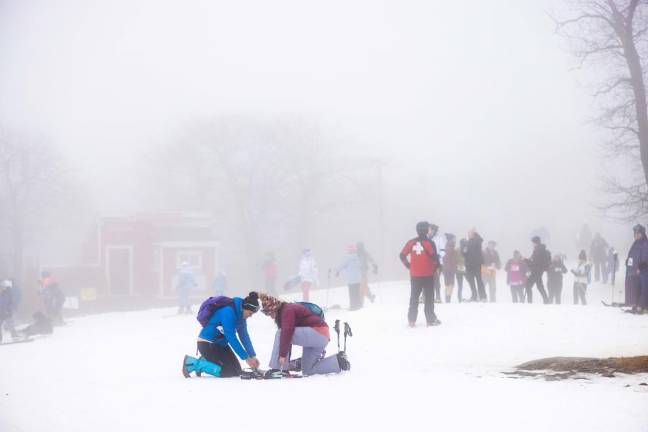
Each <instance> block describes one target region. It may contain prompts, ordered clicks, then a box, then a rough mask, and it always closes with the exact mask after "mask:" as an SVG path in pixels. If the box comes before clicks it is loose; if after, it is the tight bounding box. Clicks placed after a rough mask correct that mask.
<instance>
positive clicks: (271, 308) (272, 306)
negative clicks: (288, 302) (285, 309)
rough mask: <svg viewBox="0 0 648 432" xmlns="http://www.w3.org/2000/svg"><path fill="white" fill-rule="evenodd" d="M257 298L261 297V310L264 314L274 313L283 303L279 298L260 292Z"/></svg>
mask: <svg viewBox="0 0 648 432" xmlns="http://www.w3.org/2000/svg"><path fill="white" fill-rule="evenodd" d="M259 298H260V299H261V306H262V309H261V312H263V313H264V314H265V315H274V314H275V313H276V312H277V310H278V309H279V307H280V306H281V305H282V304H283V302H282V301H281V300H279V299H278V298H275V297H272V296H271V295H268V294H264V293H261V294H260V295H259Z"/></svg>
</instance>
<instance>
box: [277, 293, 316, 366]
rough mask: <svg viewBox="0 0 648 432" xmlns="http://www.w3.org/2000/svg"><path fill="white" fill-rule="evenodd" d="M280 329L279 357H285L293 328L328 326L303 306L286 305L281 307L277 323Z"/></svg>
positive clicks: (290, 342) (293, 331) (288, 349)
mask: <svg viewBox="0 0 648 432" xmlns="http://www.w3.org/2000/svg"><path fill="white" fill-rule="evenodd" d="M277 324H278V325H279V328H280V329H281V336H280V337H279V356H280V357H287V356H288V352H289V351H290V347H291V345H292V337H293V334H294V333H295V327H325V328H326V330H327V332H328V324H326V321H324V320H323V319H322V318H320V317H319V316H317V315H315V314H314V313H313V312H311V310H310V309H308V308H307V307H306V306H304V305H300V304H298V303H286V304H284V305H283V306H282V307H281V319H280V320H279V321H278V322H277Z"/></svg>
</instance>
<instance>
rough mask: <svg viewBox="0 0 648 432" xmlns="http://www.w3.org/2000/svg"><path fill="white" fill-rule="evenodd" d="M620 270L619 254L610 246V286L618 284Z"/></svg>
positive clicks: (608, 256) (608, 259)
mask: <svg viewBox="0 0 648 432" xmlns="http://www.w3.org/2000/svg"><path fill="white" fill-rule="evenodd" d="M618 270H619V254H618V252H617V251H616V249H615V248H614V247H612V246H610V248H609V249H608V255H607V271H608V277H609V279H610V285H614V284H615V283H616V274H617V271H618Z"/></svg>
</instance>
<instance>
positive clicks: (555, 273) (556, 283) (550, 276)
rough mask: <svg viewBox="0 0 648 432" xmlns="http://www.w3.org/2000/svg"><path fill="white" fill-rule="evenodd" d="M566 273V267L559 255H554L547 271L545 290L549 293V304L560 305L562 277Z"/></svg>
mask: <svg viewBox="0 0 648 432" xmlns="http://www.w3.org/2000/svg"><path fill="white" fill-rule="evenodd" d="M565 273H567V267H565V264H564V263H563V260H562V257H561V256H560V255H554V257H553V260H552V261H551V264H549V270H547V290H548V291H549V303H550V304H554V303H555V304H560V301H561V299H562V289H563V275H564V274H565Z"/></svg>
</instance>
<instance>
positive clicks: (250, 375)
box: [241, 369, 265, 380]
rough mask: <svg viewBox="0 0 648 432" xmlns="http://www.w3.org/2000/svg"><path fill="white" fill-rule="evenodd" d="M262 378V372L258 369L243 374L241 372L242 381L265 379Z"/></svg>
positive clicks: (245, 371)
mask: <svg viewBox="0 0 648 432" xmlns="http://www.w3.org/2000/svg"><path fill="white" fill-rule="evenodd" d="M264 376H265V374H264V372H263V371H260V370H259V369H250V370H244V371H243V372H241V379H242V380H252V379H258V380H259V379H265V378H264Z"/></svg>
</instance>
